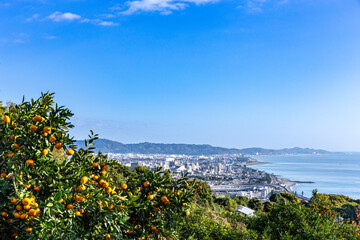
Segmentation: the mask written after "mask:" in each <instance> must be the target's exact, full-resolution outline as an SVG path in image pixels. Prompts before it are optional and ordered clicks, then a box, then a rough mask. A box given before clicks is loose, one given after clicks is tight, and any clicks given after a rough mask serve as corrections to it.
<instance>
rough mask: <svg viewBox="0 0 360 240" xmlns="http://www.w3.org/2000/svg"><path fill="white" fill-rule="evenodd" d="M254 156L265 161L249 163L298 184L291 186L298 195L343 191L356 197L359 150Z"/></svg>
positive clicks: (359, 177) (359, 192)
mask: <svg viewBox="0 0 360 240" xmlns="http://www.w3.org/2000/svg"><path fill="white" fill-rule="evenodd" d="M253 158H254V159H256V160H258V161H261V162H267V163H269V164H262V165H254V166H250V167H251V168H255V169H258V170H262V171H266V172H268V173H273V174H275V175H278V176H279V177H283V178H287V179H290V180H293V181H311V182H314V183H299V184H297V185H295V186H294V187H293V190H294V191H296V192H297V193H298V194H302V192H303V194H304V196H306V197H311V196H312V191H313V190H314V189H317V190H318V192H319V193H327V194H343V195H346V196H349V197H351V198H354V199H360V153H348V154H329V155H280V156H256V157H253Z"/></svg>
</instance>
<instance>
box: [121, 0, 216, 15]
mask: <svg viewBox="0 0 360 240" xmlns="http://www.w3.org/2000/svg"><path fill="white" fill-rule="evenodd" d="M210 2H214V0H135V1H127V2H126V3H125V4H126V5H127V6H128V9H127V10H125V11H122V12H120V13H121V14H124V15H130V14H133V13H136V12H160V13H161V14H165V15H166V14H171V13H172V12H173V11H178V10H183V9H185V8H186V7H188V6H189V4H191V3H192V4H196V5H200V4H206V3H210Z"/></svg>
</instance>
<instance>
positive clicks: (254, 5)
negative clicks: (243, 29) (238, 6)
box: [246, 0, 268, 12]
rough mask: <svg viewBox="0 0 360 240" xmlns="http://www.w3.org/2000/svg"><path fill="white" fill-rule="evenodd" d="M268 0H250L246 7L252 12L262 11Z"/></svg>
mask: <svg viewBox="0 0 360 240" xmlns="http://www.w3.org/2000/svg"><path fill="white" fill-rule="evenodd" d="M267 1H268V0H248V1H247V5H246V7H247V8H248V9H249V10H250V11H252V12H260V11H262V8H263V7H264V4H265V3H266V2H267Z"/></svg>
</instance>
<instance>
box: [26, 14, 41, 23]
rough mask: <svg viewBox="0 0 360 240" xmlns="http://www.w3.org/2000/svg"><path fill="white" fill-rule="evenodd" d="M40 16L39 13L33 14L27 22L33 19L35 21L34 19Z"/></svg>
mask: <svg viewBox="0 0 360 240" xmlns="http://www.w3.org/2000/svg"><path fill="white" fill-rule="evenodd" d="M39 17H40V15H39V14H37V13H35V14H33V15H32V16H31V17H29V18H27V19H26V21H27V22H31V21H33V20H36V19H38V18H39Z"/></svg>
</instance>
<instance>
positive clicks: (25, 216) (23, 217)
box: [20, 213, 28, 220]
mask: <svg viewBox="0 0 360 240" xmlns="http://www.w3.org/2000/svg"><path fill="white" fill-rule="evenodd" d="M27 217H28V215H27V214H26V213H23V214H21V216H20V218H21V219H22V220H24V219H26V218H27Z"/></svg>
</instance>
